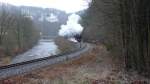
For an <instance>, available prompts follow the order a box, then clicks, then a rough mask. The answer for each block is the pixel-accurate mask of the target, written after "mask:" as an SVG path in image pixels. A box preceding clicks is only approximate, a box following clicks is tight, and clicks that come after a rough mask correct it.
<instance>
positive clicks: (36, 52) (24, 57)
mask: <svg viewBox="0 0 150 84" xmlns="http://www.w3.org/2000/svg"><path fill="white" fill-rule="evenodd" d="M59 52H60V51H59V49H58V46H57V45H56V44H55V42H54V41H53V40H40V41H39V42H38V44H37V45H36V46H34V47H33V48H32V49H30V50H28V51H27V52H25V53H23V54H20V55H17V56H16V57H14V58H13V59H12V61H11V64H15V63H19V62H24V61H29V60H33V59H38V58H43V57H48V56H52V55H56V54H59Z"/></svg>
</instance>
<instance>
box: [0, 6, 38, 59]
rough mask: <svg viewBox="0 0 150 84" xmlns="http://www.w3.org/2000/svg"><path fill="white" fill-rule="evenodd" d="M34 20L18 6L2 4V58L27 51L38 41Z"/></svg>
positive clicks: (0, 19) (0, 49) (0, 17)
mask: <svg viewBox="0 0 150 84" xmlns="http://www.w3.org/2000/svg"><path fill="white" fill-rule="evenodd" d="M38 39H39V31H38V30H37V29H36V28H35V25H34V24H33V21H32V20H31V19H30V18H28V17H25V15H24V14H22V13H21V11H19V10H18V9H17V8H16V7H13V6H12V7H10V6H7V4H0V58H1V57H6V56H14V55H16V54H18V53H21V52H23V51H26V50H28V49H30V48H31V47H33V45H35V44H36V43H37V42H38Z"/></svg>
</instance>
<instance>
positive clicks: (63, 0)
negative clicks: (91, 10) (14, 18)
mask: <svg viewBox="0 0 150 84" xmlns="http://www.w3.org/2000/svg"><path fill="white" fill-rule="evenodd" d="M88 1H89V0H88ZM0 2H4V3H9V4H13V5H16V6H22V5H23V6H36V7H43V8H56V9H60V10H64V11H66V12H67V13H74V12H77V11H80V10H84V9H87V8H88V3H87V1H86V0H0Z"/></svg>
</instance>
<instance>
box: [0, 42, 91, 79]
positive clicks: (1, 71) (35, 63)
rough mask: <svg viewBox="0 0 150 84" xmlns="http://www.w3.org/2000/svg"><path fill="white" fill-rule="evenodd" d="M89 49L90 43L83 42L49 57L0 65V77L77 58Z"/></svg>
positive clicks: (27, 71)
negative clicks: (73, 48)
mask: <svg viewBox="0 0 150 84" xmlns="http://www.w3.org/2000/svg"><path fill="white" fill-rule="evenodd" d="M89 49H90V45H89V44H86V43H85V44H83V46H82V47H81V48H79V49H76V50H74V51H71V52H69V53H63V54H59V55H54V56H50V57H45V58H40V59H35V60H31V61H26V62H21V63H16V64H10V65H7V66H2V67H0V79H4V78H7V77H12V76H15V75H20V74H25V73H29V72H31V71H33V70H36V69H39V68H42V67H46V66H48V65H52V64H56V63H60V62H63V61H65V60H69V59H75V58H78V57H79V56H80V54H82V53H84V52H86V51H88V50H89Z"/></svg>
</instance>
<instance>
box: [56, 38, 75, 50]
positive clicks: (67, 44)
mask: <svg viewBox="0 0 150 84" xmlns="http://www.w3.org/2000/svg"><path fill="white" fill-rule="evenodd" d="M55 43H56V45H58V48H59V49H60V51H61V53H64V52H69V51H71V50H74V49H75V48H76V47H75V43H73V42H71V41H69V40H67V39H65V38H63V37H57V38H56V39H55Z"/></svg>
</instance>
